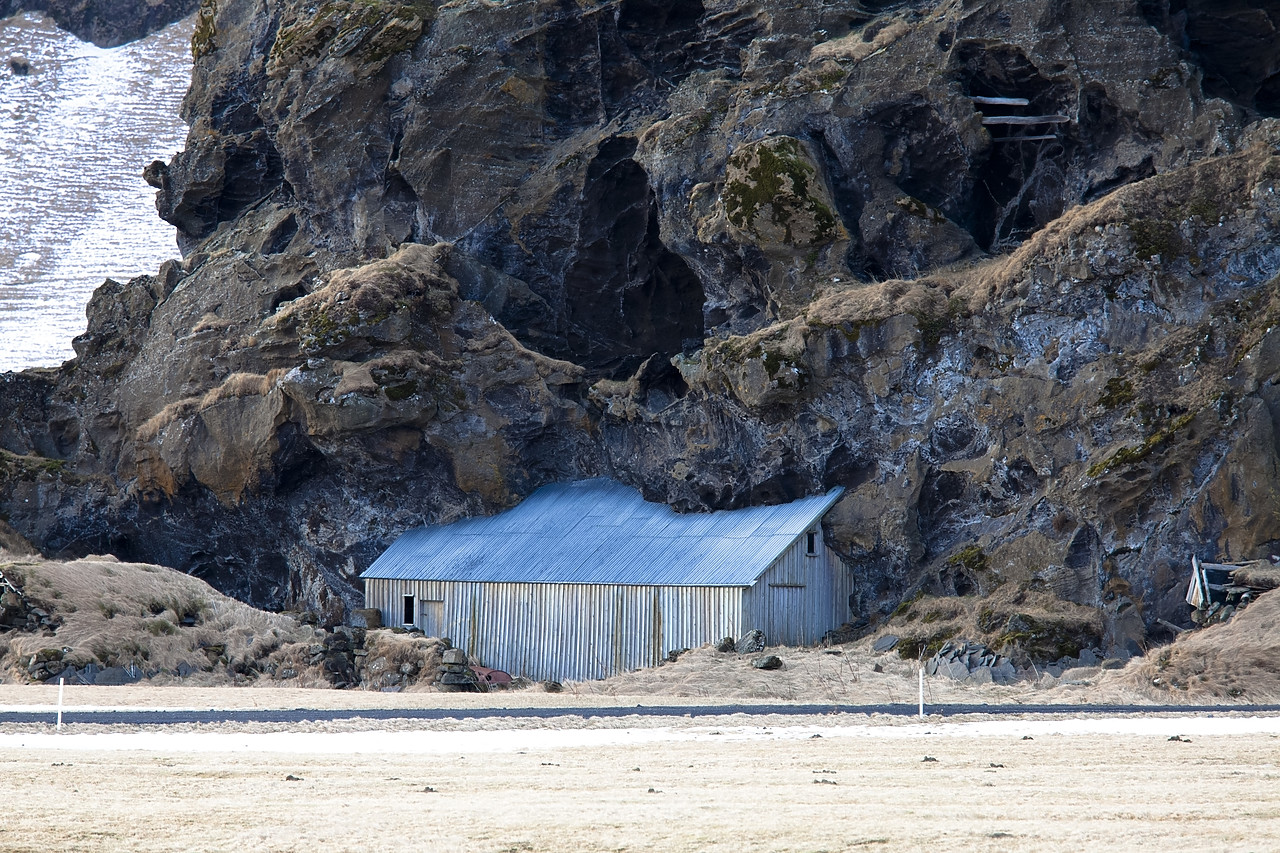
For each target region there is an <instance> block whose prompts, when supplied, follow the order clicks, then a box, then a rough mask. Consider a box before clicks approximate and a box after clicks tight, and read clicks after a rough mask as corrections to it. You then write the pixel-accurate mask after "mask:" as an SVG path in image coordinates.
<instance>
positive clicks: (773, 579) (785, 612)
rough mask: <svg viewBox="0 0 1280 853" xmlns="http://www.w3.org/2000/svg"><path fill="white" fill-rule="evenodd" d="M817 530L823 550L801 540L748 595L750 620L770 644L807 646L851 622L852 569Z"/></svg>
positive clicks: (745, 604)
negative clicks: (811, 549) (808, 549)
mask: <svg viewBox="0 0 1280 853" xmlns="http://www.w3.org/2000/svg"><path fill="white" fill-rule="evenodd" d="M813 530H814V532H816V533H817V549H816V550H817V552H818V553H817V554H816V555H815V556H809V555H808V554H807V553H806V552H805V551H806V547H807V544H808V543H807V542H806V537H805V536H804V535H801V536H800V538H799V539H797V540H796V541H795V543H794V544H792V546H791V547H790V548H788V549H787V550H786V551H784V552H783V554H782V556H781V557H779V558H778V559H777V561H776V562H774V564H773V565H772V566H770V567H769V570H768V571H766V572H765V573H764V574H763V575H761V577H760V579H759V580H758V581H756V583H755V585H754V586H752V587H751V588H750V589H749V590H747V591H746V595H745V596H744V597H743V611H744V615H745V620H746V622H745V624H746V626H747V628H748V629H751V628H759V629H761V630H762V631H764V633H765V638H766V640H767V642H768V643H769V645H771V646H773V645H779V646H804V645H809V644H810V643H816V642H818V641H819V640H821V639H822V636H823V634H825V633H826V632H827V631H830V630H831V629H832V628H838V627H840V625H841V624H843V623H844V622H847V621H848V620H849V595H850V594H851V593H852V592H853V581H852V578H851V577H850V575H849V570H848V569H847V568H845V565H844V563H843V562H842V561H841V560H840V558H839V557H838V556H836V554H835V552H834V551H832V550H831V549H830V548H828V547H827V546H826V544H825V543H824V542H823V541H822V531H821V529H820V528H818V527H815V528H813Z"/></svg>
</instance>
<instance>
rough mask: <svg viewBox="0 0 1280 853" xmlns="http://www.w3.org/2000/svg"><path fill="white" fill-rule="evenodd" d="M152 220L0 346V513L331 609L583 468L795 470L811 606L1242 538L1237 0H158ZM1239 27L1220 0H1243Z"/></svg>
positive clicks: (1278, 306) (1089, 566)
mask: <svg viewBox="0 0 1280 853" xmlns="http://www.w3.org/2000/svg"><path fill="white" fill-rule="evenodd" d="M199 15H200V17H199V23H198V26H197V31H196V35H195V38H194V40H193V45H192V47H193V52H194V54H195V56H196V70H195V77H194V83H193V86H192V89H191V92H190V93H189V95H188V97H187V100H186V103H185V105H184V110H185V114H186V117H187V119H188V121H189V122H190V123H191V125H192V131H191V135H190V137H189V140H188V145H187V148H186V150H185V151H184V152H182V153H181V154H179V155H178V156H177V157H176V158H174V160H173V161H172V162H170V163H168V164H163V163H155V164H152V166H151V167H149V168H148V170H147V177H148V180H150V181H151V182H152V183H153V184H154V185H155V186H156V187H157V188H158V189H159V195H158V207H159V209H160V212H161V214H162V215H163V216H164V217H165V218H166V219H168V220H169V221H171V222H173V223H174V224H175V225H177V226H178V228H179V229H180V231H181V239H182V243H183V246H184V251H185V253H186V254H185V257H184V259H183V260H182V262H181V263H174V264H170V265H167V266H166V267H165V268H163V269H161V270H160V271H159V273H158V274H157V275H156V276H150V277H145V278H140V279H136V280H134V281H132V282H129V283H128V284H117V283H114V282H108V284H107V285H105V286H104V287H103V288H102V289H101V290H100V291H99V292H98V293H97V294H96V295H95V297H94V300H93V303H92V304H91V305H90V308H89V328H88V331H87V332H86V334H85V335H84V336H82V337H81V338H79V339H77V342H76V351H77V353H78V357H77V358H76V359H75V360H74V361H72V362H69V363H68V364H66V365H64V366H63V368H61V369H60V370H56V371H28V372H27V373H24V374H19V375H9V376H6V377H4V379H3V382H2V383H0V397H2V398H3V400H4V401H5V405H3V406H0V412H8V414H6V415H0V417H2V418H3V420H2V421H0V446H3V447H5V448H7V449H8V451H9V453H8V454H7V455H4V456H3V457H0V477H3V478H4V482H5V488H4V491H3V501H2V502H3V511H4V512H5V513H6V514H7V516H8V518H9V520H10V522H11V523H12V524H13V525H14V526H15V527H16V528H18V529H19V530H20V531H21V532H23V533H24V534H25V535H28V536H30V537H31V538H32V539H33V540H35V541H37V542H39V543H40V544H42V545H43V546H44V547H45V548H46V549H48V550H50V551H54V552H60V551H67V552H76V551H86V550H112V551H114V552H116V553H119V554H121V556H124V557H127V558H131V559H145V560H149V561H155V562H161V563H165V564H167V565H171V566H175V567H178V568H181V569H184V570H186V571H190V572H194V573H196V574H199V575H201V576H203V577H206V578H207V579H209V580H211V581H213V582H214V583H215V584H217V585H218V586H220V587H221V588H222V589H224V590H227V591H230V592H233V593H234V594H236V595H239V596H241V597H243V598H245V599H247V600H250V601H252V602H254V603H258V604H268V605H272V604H275V605H279V604H284V603H290V602H294V601H299V600H302V601H306V602H309V603H311V604H312V605H317V606H321V607H326V608H327V609H328V611H329V613H330V614H331V615H332V616H334V617H335V618H336V617H337V616H339V615H340V613H341V611H342V609H343V607H344V605H349V604H350V603H352V602H354V601H356V600H358V590H357V585H356V582H355V581H354V577H355V575H356V574H357V573H358V571H359V570H360V569H362V568H363V567H364V566H365V565H367V563H368V562H369V561H370V560H371V559H372V558H373V556H375V555H376V553H378V551H379V549H380V548H381V547H383V546H385V545H386V544H387V543H388V542H389V541H390V540H391V538H393V537H394V536H395V535H396V534H397V533H398V532H400V531H401V530H403V529H404V528H406V527H408V526H412V525H416V524H421V523H426V522H442V521H450V520H453V519H456V518H459V517H462V516H464V515H470V514H475V513H483V512H492V511H496V510H498V509H501V508H503V507H506V506H510V505H512V504H513V503H515V502H516V501H518V500H519V499H520V498H521V497H522V496H524V495H526V494H528V493H529V492H530V491H532V490H533V489H534V488H536V487H537V486H539V485H541V484H543V483H546V482H550V481H553V480H559V479H570V478H578V477H586V476H597V475H602V474H607V475H610V476H613V477H616V478H618V479H620V480H623V481H625V482H628V483H631V484H633V485H636V486H638V487H640V488H641V489H642V490H643V491H644V492H645V493H646V495H647V496H649V497H650V498H652V499H656V500H664V501H668V502H670V503H672V504H674V505H676V506H677V507H679V508H681V509H687V510H699V509H709V508H720V507H732V506H741V505H745V504H749V503H758V502H770V501H781V500H786V499H789V498H793V497H796V496H799V495H802V494H805V493H810V492H813V491H816V490H820V489H825V488H828V487H830V486H834V485H843V486H844V487H845V488H846V489H847V493H846V496H845V498H844V499H843V500H842V501H841V502H840V503H839V504H838V506H837V507H836V509H835V510H834V511H833V513H832V515H831V516H830V517H829V519H828V521H829V525H828V540H829V541H830V542H831V543H832V545H833V546H834V547H836V548H837V549H839V551H840V552H841V553H842V554H843V555H845V558H846V561H847V563H848V565H849V568H850V571H851V572H853V573H854V575H855V576H856V577H857V578H858V581H859V592H858V594H857V595H856V596H855V598H854V600H853V601H852V602H851V612H850V618H851V620H854V619H857V618H861V617H872V618H874V617H875V616H876V615H877V614H880V613H884V612H887V611H888V610H889V609H891V608H892V607H893V606H894V605H895V604H896V602H897V601H898V600H899V599H901V598H902V596H904V595H905V594H908V593H910V592H912V591H914V590H917V589H927V590H929V591H932V592H946V593H958V594H966V593H984V592H986V591H989V590H990V589H993V588H994V587H995V586H997V585H1000V584H1003V583H1015V584H1021V585H1024V586H1026V587H1027V588H1038V589H1046V590H1051V591H1053V592H1055V593H1056V594H1057V595H1059V596H1060V597H1062V598H1066V599H1069V600H1072V601H1075V602H1078V603H1083V604H1088V605H1093V606H1097V607H1099V608H1102V610H1103V611H1104V614H1105V615H1106V616H1107V619H1106V623H1107V625H1108V631H1109V632H1110V636H1109V638H1108V640H1109V642H1113V643H1116V644H1123V641H1124V640H1125V639H1131V638H1135V637H1139V636H1140V635H1141V634H1142V631H1143V626H1144V624H1146V625H1153V624H1154V620H1155V619H1156V618H1157V617H1160V616H1165V617H1174V618H1177V617H1178V616H1179V615H1180V612H1179V610H1178V607H1179V603H1180V599H1181V595H1182V584H1183V583H1184V578H1183V574H1184V571H1183V566H1184V564H1185V561H1186V559H1187V558H1188V556H1189V553H1191V552H1195V553H1198V554H1200V555H1201V556H1202V557H1210V556H1219V555H1227V556H1231V557H1254V556H1259V555H1264V554H1266V553H1268V552H1269V550H1270V549H1271V548H1272V547H1274V546H1276V545H1277V544H1280V543H1277V540H1278V539H1280V532H1278V531H1280V524H1278V523H1277V518H1276V510H1277V506H1278V504H1277V501H1276V489H1277V486H1278V485H1280V470H1278V468H1280V460H1278V459H1277V437H1276V423H1277V416H1278V415H1280V392H1277V389H1276V387H1275V382H1274V380H1275V378H1276V375H1277V371H1278V370H1280V361H1278V359H1280V333H1277V332H1275V331H1274V328H1273V327H1274V326H1275V325H1276V320H1277V319H1278V318H1280V298H1278V297H1277V293H1276V290H1277V285H1276V279H1275V277H1276V274H1277V272H1280V243H1278V242H1277V239H1276V238H1277V229H1280V199H1277V198H1276V197H1275V195H1274V184H1275V181H1276V176H1277V175H1280V159H1278V158H1277V156H1276V153H1275V152H1276V149H1275V145H1276V142H1277V141H1278V140H1280V128H1277V125H1276V122H1275V121H1274V120H1273V119H1271V118H1270V117H1269V116H1270V115H1271V113H1272V112H1274V111H1275V110H1276V109H1277V106H1276V105H1277V104H1278V103H1280V97H1277V96H1275V95H1273V93H1272V90H1273V89H1277V90H1278V91H1280V84H1278V83H1277V82H1276V80H1277V79H1280V78H1276V76H1275V72H1276V70H1277V68H1280V48H1276V47H1275V44H1276V42H1275V40H1274V39H1267V38H1259V37H1258V33H1259V32H1264V31H1268V30H1266V28H1267V27H1272V26H1274V24H1273V22H1274V21H1276V20H1280V4H1272V3H1261V2H1257V3H1244V2H1236V3H1230V4H1222V3H1209V2H1180V0H1173V2H1157V0H1144V1H1143V2H1137V0H1108V2H1090V3H1084V2H1051V1H1050V0H1027V2H1016V3H1015V2H998V0H989V2H979V0H964V2H961V0H950V2H925V0H920V2H896V3H895V2H875V3H872V2H866V0H863V2H848V3H840V2H836V3H832V4H829V5H821V6H818V5H814V6H811V7H805V8H793V6H791V5H788V4H782V3H774V2H751V3H743V2H737V0H725V2H714V0H712V1H711V2H699V0H657V2H654V0H621V2H615V3H609V4H591V3H587V4H563V3H555V2H535V0H515V2H509V3H503V4H493V3H488V2H482V0H474V2H470V1H469V2H456V3H446V4H443V5H441V6H438V7H436V6H433V5H431V4H429V3H427V2H418V3H408V4H398V3H395V2H373V3H370V2H359V3H356V2H346V0H333V2H330V3H327V4H325V5H324V6H322V7H321V8H319V9H318V10H317V9H314V8H313V7H311V6H306V5H304V4H300V3H296V2H290V0H268V2H267V3H266V4H265V5H263V4H260V3H249V2H247V0H217V2H212V0H206V2H205V4H204V5H203V6H202V7H201V9H200V12H199ZM1260 28H1261V29H1260Z"/></svg>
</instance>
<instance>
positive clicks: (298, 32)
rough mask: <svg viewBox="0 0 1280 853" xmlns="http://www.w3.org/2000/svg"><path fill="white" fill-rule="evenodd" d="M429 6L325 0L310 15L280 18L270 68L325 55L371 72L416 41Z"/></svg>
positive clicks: (423, 0) (418, 1)
mask: <svg viewBox="0 0 1280 853" xmlns="http://www.w3.org/2000/svg"><path fill="white" fill-rule="evenodd" d="M435 15H436V9H435V6H434V5H433V4H432V3H430V2H429V1H428V0H415V2H410V3H394V2H383V1H382V0H331V1H330V2H328V3H325V4H324V5H323V6H321V7H320V8H319V9H318V10H317V11H316V12H315V14H314V15H308V16H300V17H297V18H294V19H292V20H289V21H286V22H285V23H283V24H282V25H281V27H280V30H279V32H278V33H277V34H276V41H275V44H274V45H273V47H272V49H271V63H270V64H271V67H272V70H273V71H276V72H280V71H287V70H289V69H292V68H295V67H306V66H309V65H311V64H314V63H315V62H316V61H319V60H320V59H323V58H325V57H334V58H343V57H349V58H350V59H351V60H352V61H354V62H355V63H356V64H357V66H359V69H360V70H361V76H368V75H369V74H372V73H376V72H377V71H378V70H380V69H381V68H382V66H383V65H385V64H386V61H387V60H388V59H390V58H391V57H392V56H394V55H395V54H397V53H401V52H402V51H405V50H408V49H409V48H411V47H413V45H414V44H416V43H417V41H418V38H419V37H420V36H421V35H422V32H423V30H424V29H425V28H426V25H427V23H429V22H430V21H432V20H434V18H435Z"/></svg>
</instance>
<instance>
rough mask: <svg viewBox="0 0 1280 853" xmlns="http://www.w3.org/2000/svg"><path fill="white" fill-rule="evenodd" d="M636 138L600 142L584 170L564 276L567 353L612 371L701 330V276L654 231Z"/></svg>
mask: <svg viewBox="0 0 1280 853" xmlns="http://www.w3.org/2000/svg"><path fill="white" fill-rule="evenodd" d="M635 144H636V143H635V140H634V139H631V138H615V139H613V140H609V141H607V142H605V143H603V144H602V145H601V146H600V148H599V152H598V154H597V156H596V158H595V159H594V160H593V161H592V163H591V165H590V166H589V167H588V169H587V176H586V182H585V185H584V190H583V194H582V199H581V208H580V209H581V218H580V220H579V226H578V240H577V246H576V248H575V258H574V261H573V263H572V265H571V266H570V267H569V268H568V270H567V271H566V273H565V277H564V311H565V317H566V321H567V329H566V336H565V344H566V350H567V355H568V356H569V357H570V358H572V359H573V360H574V361H575V362H577V363H579V364H583V365H586V366H588V367H592V368H597V369H601V370H603V371H605V372H607V373H610V374H611V375H614V376H617V377H625V376H629V375H630V374H631V373H633V372H634V371H635V370H636V368H638V367H639V366H640V364H641V362H643V361H644V360H645V359H646V358H648V357H649V356H650V355H652V354H654V353H662V354H665V355H668V356H669V355H674V354H675V353H678V352H681V351H682V350H684V349H685V348H686V345H687V343H688V342H690V341H695V342H701V340H702V337H703V318H702V306H703V303H704V302H705V296H704V294H703V290H702V283H701V282H700V281H699V280H698V277H697V276H696V275H695V274H694V273H693V271H692V270H691V269H690V268H689V266H688V264H686V263H685V261H684V260H683V259H682V258H681V257H680V256H679V255H677V254H675V253H674V252H672V251H671V250H669V249H668V248H667V247H666V246H665V245H664V244H663V243H662V240H661V237H660V234H659V222H658V204H657V199H656V197H655V195H654V193H653V190H652V189H651V188H650V186H649V176H648V174H647V173H646V172H645V170H644V168H643V167H642V166H641V165H640V164H639V163H637V162H636V161H634V160H632V159H631V157H630V155H631V153H632V152H633V151H634V150H635Z"/></svg>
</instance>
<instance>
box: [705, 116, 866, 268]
mask: <svg viewBox="0 0 1280 853" xmlns="http://www.w3.org/2000/svg"><path fill="white" fill-rule="evenodd" d="M720 201H721V204H722V205H723V207H724V212H725V216H726V218H727V219H728V220H729V222H730V224H732V225H733V227H734V228H736V229H737V230H738V231H739V232H740V233H741V234H744V235H749V236H750V237H751V238H752V239H754V240H755V241H757V242H761V243H766V244H780V245H785V246H789V247H794V248H810V247H814V246H821V245H825V244H828V243H832V242H834V241H836V240H840V239H844V238H846V237H847V236H848V234H847V232H846V231H845V229H844V226H843V225H842V224H841V223H840V219H839V217H838V216H836V212H835V210H834V209H833V208H832V206H831V201H830V199H829V197H828V194H827V191H826V187H825V186H824V185H823V183H822V180H821V178H820V176H819V175H818V169H817V167H816V166H815V165H814V164H813V163H812V162H811V161H810V158H809V155H808V153H807V152H806V151H805V149H804V146H803V145H801V143H800V141H799V140H798V139H794V138H792V137H790V136H775V137H771V138H769V139H766V140H763V141H762V142H758V143H755V144H753V145H747V146H743V147H742V148H740V149H738V151H736V152H734V154H733V156H731V157H730V158H729V163H728V166H727V168H726V172H725V186H724V190H723V191H722V192H721V195H720Z"/></svg>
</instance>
